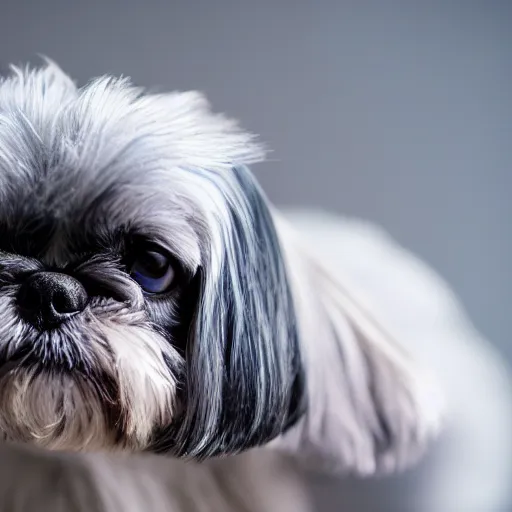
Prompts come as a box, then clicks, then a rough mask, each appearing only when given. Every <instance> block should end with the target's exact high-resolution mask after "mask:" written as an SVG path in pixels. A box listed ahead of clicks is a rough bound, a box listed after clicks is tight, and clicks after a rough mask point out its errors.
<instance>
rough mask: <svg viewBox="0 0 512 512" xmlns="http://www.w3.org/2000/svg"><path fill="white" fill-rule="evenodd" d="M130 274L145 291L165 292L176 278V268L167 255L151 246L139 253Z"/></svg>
mask: <svg viewBox="0 0 512 512" xmlns="http://www.w3.org/2000/svg"><path fill="white" fill-rule="evenodd" d="M130 276H131V277H132V279H134V280H135V281H137V283H139V285H140V287H141V288H142V289H143V290H144V291H145V292H148V293H163V292H166V291H167V290H168V289H169V288H170V286H171V284H172V282H173V280H174V269H173V267H172V264H171V261H170V258H169V257H168V256H167V255H165V254H164V253H163V252H160V251H159V250H158V249H155V248H151V249H146V250H144V251H140V252H138V253H137V255H136V257H135V259H134V261H133V264H132V265H131V267H130Z"/></svg>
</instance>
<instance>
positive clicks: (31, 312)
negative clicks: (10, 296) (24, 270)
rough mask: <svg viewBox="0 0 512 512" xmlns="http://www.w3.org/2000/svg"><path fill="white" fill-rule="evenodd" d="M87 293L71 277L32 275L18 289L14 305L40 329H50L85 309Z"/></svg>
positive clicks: (48, 273)
mask: <svg viewBox="0 0 512 512" xmlns="http://www.w3.org/2000/svg"><path fill="white" fill-rule="evenodd" d="M87 300H88V296H87V292H86V291H85V288H84V287H83V286H82V284H81V283H80V282H79V281H77V280H76V279H75V278H74V277H71V276H69V275H66V274H61V273H58V272H38V273H36V274H32V275H31V276H30V277H29V278H28V279H27V280H26V281H25V282H24V283H23V285H22V286H21V288H20V290H19V293H18V305H19V307H20V309H21V310H22V311H23V312H24V313H25V314H27V315H28V316H29V320H30V321H31V322H32V323H34V324H35V325H36V326H37V327H40V328H51V327H55V326H57V325H58V324H60V323H62V322H63V321H65V320H66V319H68V318H69V317H71V316H73V315H76V314H77V313H80V312H81V311H83V310H84V309H85V307H86V306H87Z"/></svg>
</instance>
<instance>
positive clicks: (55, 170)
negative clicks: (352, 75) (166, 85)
mask: <svg viewBox="0 0 512 512" xmlns="http://www.w3.org/2000/svg"><path fill="white" fill-rule="evenodd" d="M262 154H263V152H262V149H261V148H260V147H259V146H258V144H256V143H255V141H254V140H253V137H252V136H249V135H247V134H245V133H243V132H241V131H240V130H239V129H238V128H237V125H236V124H235V123H233V122H232V121H230V120H228V119H226V118H224V117H222V116H218V115H215V114H212V113H211V112H210V110H209V107H208V105H207V103H206V101H205V100H204V98H203V97H202V96H201V95H199V94H197V93H172V94H145V93H144V92H143V91H142V90H140V89H138V88H135V87H133V86H132V85H131V84H130V83H129V82H128V81H127V80H124V79H113V78H100V79H97V80H94V81H92V82H91V83H89V84H88V85H87V86H85V87H83V88H77V87H76V86H75V85H74V83H73V82H72V81H71V80H70V79H69V78H68V77H67V76H66V75H65V74H64V73H63V72H62V71H60V70H59V69H58V68H57V67H56V66H55V65H53V64H51V63H50V64H48V65H47V66H46V67H44V68H43V69H38V70H30V69H27V70H18V69H14V70H13V73H12V75H10V76H8V77H7V78H5V79H4V80H3V81H2V82H1V83H0V432H1V433H2V435H3V436H4V437H5V438H6V439H10V440H16V441H26V442H31V443H35V444H37V445H40V446H43V447H48V448H52V449H67V450H88V449H107V450H113V449H117V448H120V449H121V448H124V449H130V450H145V449H150V450H156V451H170V452H173V453H175V454H177V455H187V456H195V457H206V456H211V455H215V454H219V453H222V454H225V453H233V452H237V451H240V450H242V449H245V448H249V447H251V446H255V445H259V444H262V443H265V442H266V441H268V440H270V439H272V438H274V437H275V436H277V435H278V434H279V433H280V432H282V431H283V430H284V429H286V427H287V425H290V424H291V423H293V421H294V420H295V419H296V418H297V416H298V415H299V414H300V411H301V396H302V391H301V387H302V373H301V365H300V361H299V356H298V354H299V351H298V346H297V332H296V322H295V317H294V309H293V305H292V302H291V299H290V292H289V287H288V284H287V277H286V271H285V265H284V263H283V259H282V256H281V250H280V246H279V241H278V238H277V236H276V233H275V230H274V226H273V223H272V220H271V215H270V212H269V209H268V206H267V204H266V200H265V198H264V196H263V194H262V192H261V191H260V189H259V187H258V185H257V183H256V182H255V180H254V178H253V177H252V175H251V174H250V172H249V171H248V169H247V168H246V167H245V165H246V164H249V163H252V162H255V161H258V160H260V159H261V157H262Z"/></svg>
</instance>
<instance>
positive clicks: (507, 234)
mask: <svg viewBox="0 0 512 512" xmlns="http://www.w3.org/2000/svg"><path fill="white" fill-rule="evenodd" d="M0 6H1V8H0V64H1V65H2V66H5V65H7V64H9V63H22V62H26V61H32V62H38V60H37V54H45V55H47V56H49V57H51V58H52V59H54V60H56V61H57V62H58V63H59V64H60V65H61V66H62V67H63V68H64V69H65V70H66V71H67V72H69V73H70V74H71V75H72V76H73V77H74V78H76V79H77V80H78V81H79V82H82V83H83V82H84V81H86V80H87V79H89V78H90V77H92V76H97V75H100V74H104V73H113V74H124V75H129V76H131V77H132V78H133V79H134V81H135V82H137V83H138V84H141V85H147V86H158V87H161V88H164V89H200V90H202V91H204V92H206V93H207V95H208V97H209V98H210V100H211V101H212V103H213V106H214V108H215V109H216V110H219V111H224V112H227V113H228V114H230V115H231V116H234V117H236V118H239V119H240V120H241V121H242V124H243V125H244V126H245V127H246V128H248V129H250V130H252V131H254V132H257V133H259V134H261V136H262V138H263V140H265V141H266V142H267V143H268V145H269V146H270V147H271V148H273V149H274V151H273V153H272V155H271V160H270V161H269V162H267V163H266V164H263V165H260V166H258V167H256V168H255V169H254V171H255V172H256V174H257V175H258V177H259V178H260V180H261V182H262V184H263V186H264V188H265V189H266V191H267V193H268V195H269V196H270V198H271V199H272V200H273V201H274V202H276V203H278V204H282V205H308V206H320V207H323V208H327V209H330V210H334V211H336V212H340V213H344V214H349V215H355V216H359V217H364V218H367V219H370V220H372V221H374V222H378V223H379V224H381V225H382V226H384V227H385V228H386V229H387V230H388V231H390V232H391V233H392V234H393V235H394V236H395V237H396V238H397V239H398V240H399V241H401V242H402V243H403V244H405V245H406V246H408V247H409V248H411V249H413V250H414V251H415V252H417V253H418V254H420V255H421V256H422V257H423V258H424V259H425V260H427V261H428V262H429V263H430V264H431V265H433V266H434V267H435V268H436V269H437V270H438V271H439V272H440V273H441V274H442V275H443V276H444V277H445V278H446V279H447V280H448V281H449V282H450V283H451V285H452V286H453V288H454V289H455V290H456V291H457V293H458V294H459V296H460V297H461V298H462V301H463V302H464V304H465V306H466V308H467V310H468V311H469V313H470V315H471V316H472V318H473V320H474V323H475V324H476V325H477V327H478V328H479V329H480V330H481V331H482V332H483V333H484V334H485V335H486V336H488V337H489V338H490V339H491V340H492V341H493V342H494V343H495V345H496V346H497V347H498V349H499V350H500V351H501V353H502V354H504V355H505V356H506V357H507V358H508V359H509V360H511V361H512V343H510V341H509V332H510V329H509V324H510V321H511V317H512V312H511V304H512V270H511V265H510V261H511V257H512V230H511V229H510V219H511V218H512V201H511V199H510V196H511V195H512V99H511V86H512V58H511V57H512V2H507V1H501V2H500V1H485V2H484V1H480V2H472V1H469V0H468V1H458V2H457V1H444V2H434V1H428V2H427V1H425V2H401V3H397V2H392V1H374V2H368V1H359V2H357V1H354V2H347V1H341V0H340V1H335V0H331V1H326V0H317V1H315V2H313V1H311V2H305V1H301V0H296V1H293V0H288V1H286V0H281V1H278V0H275V1H267V0H253V1H252V2H246V1H241V0H239V1H229V0H215V1H214V0H209V1H203V2H197V1H193V0H184V1H180V2H178V1H170V0H169V1H160V2H159V1H149V0H146V1H144V2H143V1H142V0H129V1H124V2H120V1H111V0H104V1H93V0H89V1H87V2H86V1H84V2H69V1H65V0H45V1H41V0H32V1H30V0H17V1H14V0H2V2H1V3H0ZM421 471H423V468H422V467H420V468H419V469H418V470H417V472H419V473H421ZM414 479H415V475H414V474H413V475H408V476H406V477H401V478H394V479H391V481H384V482H378V483H375V484H374V485H375V489H377V491H376V492H373V490H375V489H372V492H370V493H363V494H368V496H367V497H366V498H364V499H363V500H362V501H359V502H358V503H357V505H354V506H355V507H357V511H358V512H366V511H372V512H373V511H377V510H379V511H381V510H382V511H386V512H387V511H389V512H391V511H397V512H398V511H402V510H403V511H404V512H406V511H407V512H410V511H412V510H413V508H412V506H411V505H410V503H412V502H409V505H406V504H403V503H405V502H403V503H402V505H397V504H396V503H395V502H394V501H392V500H391V498H390V497H389V496H388V495H391V494H392V493H393V492H394V493H395V494H396V493H397V491H398V494H400V493H402V494H404V495H405V494H407V492H408V493H409V494H411V495H413V494H414ZM336 485H338V484H336ZM357 485H359V484H357ZM357 485H356V484H354V483H350V485H348V484H344V485H343V486H341V487H340V489H338V490H336V489H333V486H334V484H327V483H317V491H318V492H317V495H318V500H319V503H320V510H325V511H327V510H332V511H334V510H338V509H339V508H340V507H341V505H342V504H345V505H347V504H349V503H350V500H351V499H352V498H351V492H352V490H353V489H354V488H355V487H357ZM402 491H403V492H402ZM386 496H388V497H386ZM354 499H355V498H354ZM358 499H360V500H361V497H359V498H358ZM457 512H458V511H457ZM477 512H486V511H483V510H482V511H481V510H478V511H477Z"/></svg>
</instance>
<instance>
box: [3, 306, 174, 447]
mask: <svg viewBox="0 0 512 512" xmlns="http://www.w3.org/2000/svg"><path fill="white" fill-rule="evenodd" d="M94 306H96V307H94ZM93 308H94V309H93ZM93 308H91V307H88V308H87V309H86V310H84V312H83V313H81V314H79V315H76V316H74V317H72V318H70V319H69V320H67V321H66V322H64V323H63V324H62V325H60V326H59V327H58V328H55V329H52V330H48V331H40V330H38V329H36V328H35V327H31V326H28V325H24V324H21V323H19V324H18V327H16V324H13V328H11V329H9V332H14V333H15V334H16V335H17V338H16V339H11V340H7V342H5V343H4V344H3V345H4V347H5V348H4V350H3V353H0V436H4V437H5V438H7V439H10V440H14V441H21V442H29V443H32V444H37V445H39V446H43V447H45V448H50V449H57V450H66V451H83V450H86V451H90V450H102V451H104V450H107V451H112V450H119V449H122V450H130V451H142V450H145V449H146V448H147V447H148V446H149V445H150V444H151V441H152V436H153V433H154V432H155V431H157V430H158V429H161V428H165V427H166V426H169V425H170V424H171V423H173V421H174V420H175V418H176V415H177V413H178V409H179V403H178V399H177V388H178V381H179V379H180V378H181V375H182V372H183V359H182V358H181V356H180V355H179V354H178V352H177V351H176V350H175V349H174V348H173V347H172V345H171V344H170V343H169V342H168V340H166V339H165V337H164V336H163V335H161V334H160V333H159V332H158V331H157V330H155V327H154V326H152V324H150V323H149V322H148V320H147V318H146V316H145V314H144V313H143V312H141V311H132V310H130V308H129V307H128V306H127V305H125V304H119V303H117V304H112V303H107V302H104V303H97V304H95V305H93Z"/></svg>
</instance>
